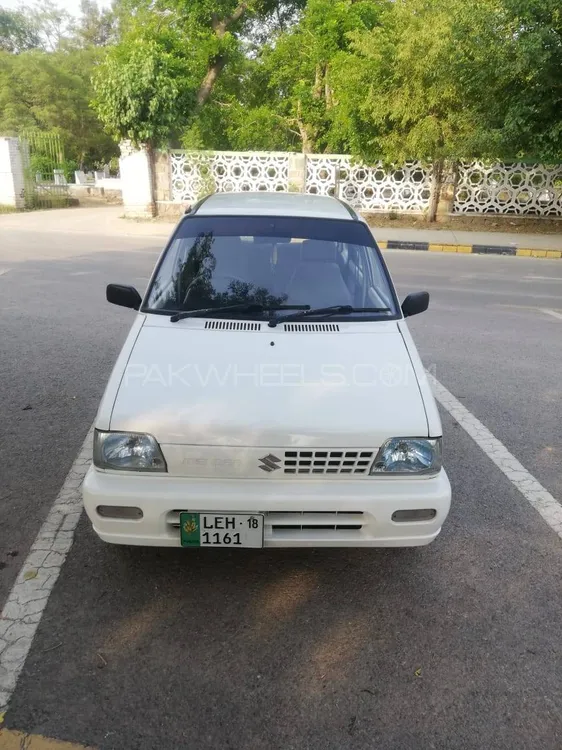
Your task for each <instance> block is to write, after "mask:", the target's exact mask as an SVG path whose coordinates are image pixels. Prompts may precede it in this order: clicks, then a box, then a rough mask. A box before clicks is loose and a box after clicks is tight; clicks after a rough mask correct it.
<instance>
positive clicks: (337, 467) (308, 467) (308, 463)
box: [283, 450, 375, 474]
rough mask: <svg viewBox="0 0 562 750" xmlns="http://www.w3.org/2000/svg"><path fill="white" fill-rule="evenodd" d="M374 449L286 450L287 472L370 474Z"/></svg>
mask: <svg viewBox="0 0 562 750" xmlns="http://www.w3.org/2000/svg"><path fill="white" fill-rule="evenodd" d="M374 458H375V454H374V452H373V451H362V450H355V451H344V450H341V451H339V450H317V451H306V450H305V451H285V458H284V462H283V471H284V473H285V474H368V473H369V469H370V468H371V464H372V463H373V461H374Z"/></svg>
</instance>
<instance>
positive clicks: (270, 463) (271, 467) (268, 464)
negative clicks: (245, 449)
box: [260, 453, 281, 472]
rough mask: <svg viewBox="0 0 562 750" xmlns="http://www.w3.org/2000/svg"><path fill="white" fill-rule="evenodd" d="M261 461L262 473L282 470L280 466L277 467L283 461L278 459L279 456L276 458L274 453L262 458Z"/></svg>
mask: <svg viewBox="0 0 562 750" xmlns="http://www.w3.org/2000/svg"><path fill="white" fill-rule="evenodd" d="M260 461H261V463H260V469H261V470H262V471H267V472H270V471H275V470H276V469H280V468H281V467H280V466H277V464H278V463H279V462H280V461H281V459H280V458H277V456H274V455H273V454H272V453H268V455H267V456H264V457H263V458H260Z"/></svg>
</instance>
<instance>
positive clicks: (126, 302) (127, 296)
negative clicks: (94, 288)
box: [105, 284, 142, 310]
mask: <svg viewBox="0 0 562 750" xmlns="http://www.w3.org/2000/svg"><path fill="white" fill-rule="evenodd" d="M105 296H106V298H107V301H108V302H111V304H112V305H120V306H121V307H130V308H132V309H133V310H138V309H139V307H140V306H141V302H142V299H141V296H140V294H139V293H138V292H137V290H136V289H135V287H134V286H122V285H121V284H108V285H107V289H106V290H105Z"/></svg>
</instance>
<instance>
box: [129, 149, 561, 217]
mask: <svg viewBox="0 0 562 750" xmlns="http://www.w3.org/2000/svg"><path fill="white" fill-rule="evenodd" d="M163 156H164V158H162V157H163ZM150 170H151V167H150V160H149V159H148V155H147V152H146V151H134V150H133V149H131V147H130V146H128V145H127V144H123V145H122V158H121V180H122V188H123V203H124V205H125V215H127V216H143V217H148V216H153V215H154V213H155V210H156V208H155V207H156V205H157V206H158V210H159V211H160V212H163V211H164V209H166V210H168V209H174V207H175V208H176V209H177V208H180V207H181V206H182V205H185V204H192V203H194V202H195V201H197V200H198V199H199V198H201V197H203V196H204V195H208V194H209V193H213V192H234V191H268V192H306V193H311V194H318V195H338V196H339V197H340V198H342V199H344V200H346V201H347V202H348V203H350V204H351V205H352V206H353V207H354V208H356V209H358V210H362V211H375V212H377V211H378V212H395V213H412V214H424V213H426V212H427V211H428V209H429V205H430V201H431V195H432V185H433V179H434V176H433V170H432V167H431V166H430V165H427V164H423V163H421V162H417V161H410V162H406V163H405V164H404V165H402V166H400V167H395V168H391V169H387V168H385V167H384V166H383V165H382V164H381V163H379V164H375V165H373V166H367V165H364V164H361V163H360V162H357V161H356V160H354V159H352V158H351V157H349V156H344V155H341V154H306V155H304V154H297V153H288V152H266V151H264V152H233V151H180V150H172V151H170V152H169V153H168V154H166V155H163V154H161V155H160V156H159V158H158V168H157V169H156V170H155V171H156V176H155V179H154V180H153V179H152V176H151V171H150ZM153 183H156V186H155V189H154V192H153ZM438 212H439V214H446V213H453V214H460V213H464V214H471V215H479V214H480V215H481V214H499V215H506V216H509V215H519V216H545V217H552V218H557V217H562V165H552V166H548V165H540V164H507V163H496V164H488V165H486V164H483V163H480V162H461V163H459V164H457V165H448V167H447V168H446V170H445V179H444V183H443V186H442V188H441V193H440V198H439V208H438Z"/></svg>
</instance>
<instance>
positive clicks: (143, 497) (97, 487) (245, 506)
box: [83, 466, 451, 547]
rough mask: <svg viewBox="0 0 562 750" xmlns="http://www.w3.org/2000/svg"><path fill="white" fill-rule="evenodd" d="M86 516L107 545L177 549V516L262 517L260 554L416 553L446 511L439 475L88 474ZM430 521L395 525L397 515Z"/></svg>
mask: <svg viewBox="0 0 562 750" xmlns="http://www.w3.org/2000/svg"><path fill="white" fill-rule="evenodd" d="M83 497H84V506H85V508H86V512H87V514H88V516H89V518H90V520H91V522H92V525H93V527H94V530H95V532H96V533H97V534H98V535H99V536H100V537H101V539H103V540H104V541H106V542H113V543H115V544H138V545H148V546H158V547H179V546H180V533H179V512H180V511H190V512H205V511H207V512H222V511H224V512H231V513H233V512H239V513H264V514H265V534H264V546H265V547H414V546H422V545H425V544H429V543H430V542H432V541H433V540H434V539H435V537H436V536H437V535H438V534H439V532H440V531H441V526H442V524H443V522H444V521H445V519H446V517H447V514H448V512H449V507H450V504H451V486H450V484H449V480H448V478H447V474H446V473H445V471H444V470H441V472H440V473H439V474H438V475H437V476H435V477H430V478H422V477H420V478H409V477H407V478H401V477H394V478H384V479H383V478H381V477H376V478H375V477H374V478H373V480H372V482H371V481H365V480H333V479H331V480H328V481H326V480H310V479H307V480H296V479H295V480H293V479H291V480H286V479H285V480H275V479H271V478H268V479H263V480H262V479H247V480H244V479H236V480H227V479H187V478H181V477H170V476H166V475H160V476H156V475H155V476H148V475H146V474H142V475H131V474H127V475H122V474H117V473H110V472H104V471H100V470H98V469H96V468H94V467H93V466H92V467H90V469H89V470H88V473H87V474H86V478H85V480H84V484H83ZM100 505H103V506H133V507H136V508H140V509H141V510H142V513H143V517H142V518H141V519H140V520H122V519H114V518H106V517H102V516H101V515H100V514H99V513H98V511H97V508H98V506H100ZM421 509H433V510H435V512H436V514H435V517H434V518H433V519H432V520H429V521H416V522H395V521H393V520H392V514H393V513H394V512H395V511H398V510H421Z"/></svg>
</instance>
